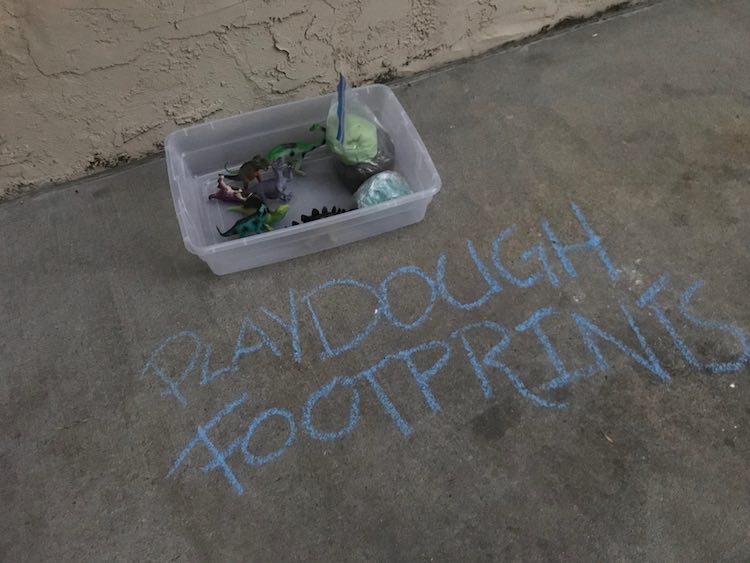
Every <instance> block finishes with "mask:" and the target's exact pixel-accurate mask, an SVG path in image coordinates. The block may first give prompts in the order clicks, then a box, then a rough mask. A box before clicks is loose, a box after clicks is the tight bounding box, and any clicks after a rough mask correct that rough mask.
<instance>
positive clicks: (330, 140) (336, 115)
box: [326, 76, 395, 193]
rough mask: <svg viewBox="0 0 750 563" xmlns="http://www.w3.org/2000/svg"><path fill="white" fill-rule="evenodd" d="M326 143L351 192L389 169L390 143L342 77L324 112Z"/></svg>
mask: <svg viewBox="0 0 750 563" xmlns="http://www.w3.org/2000/svg"><path fill="white" fill-rule="evenodd" d="M326 144H327V145H328V147H329V148H330V149H331V152H333V154H334V155H335V156H336V157H337V158H336V160H335V161H334V167H335V169H336V172H337V174H338V176H339V178H340V179H341V181H342V182H343V183H344V185H345V186H346V187H347V188H348V189H349V190H350V191H351V192H352V193H354V192H355V191H356V190H357V188H359V186H361V185H362V183H363V182H364V181H365V180H367V179H368V178H369V177H371V176H373V175H375V174H377V173H378V172H383V171H385V170H391V169H392V168H393V165H394V160H395V159H394V150H393V141H391V138H390V137H389V136H388V133H386V132H385V130H384V129H383V128H382V127H381V126H380V123H379V122H378V119H377V118H376V117H375V114H374V113H373V112H372V111H371V110H370V108H369V107H367V104H366V103H365V102H364V100H362V99H361V98H360V96H359V94H358V92H357V91H356V90H350V89H349V88H347V85H346V80H345V79H344V77H343V76H341V77H340V78H339V85H338V88H337V96H336V98H335V99H334V100H333V102H331V108H330V110H329V111H328V119H327V120H326Z"/></svg>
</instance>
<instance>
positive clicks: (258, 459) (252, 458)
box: [242, 408, 297, 465]
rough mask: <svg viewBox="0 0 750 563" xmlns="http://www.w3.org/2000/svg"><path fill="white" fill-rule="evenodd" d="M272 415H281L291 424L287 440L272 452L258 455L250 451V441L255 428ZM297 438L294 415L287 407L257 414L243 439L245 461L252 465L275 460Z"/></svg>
mask: <svg viewBox="0 0 750 563" xmlns="http://www.w3.org/2000/svg"><path fill="white" fill-rule="evenodd" d="M272 416H280V417H281V418H283V419H285V420H286V421H287V424H288V425H289V434H288V435H287V439H286V442H285V443H284V445H283V446H281V447H280V448H279V449H278V450H276V451H274V452H271V453H270V454H267V455H264V456H256V455H253V454H251V453H250V450H249V449H248V443H249V442H250V438H252V437H253V434H254V433H255V430H256V429H257V428H258V427H259V426H260V425H261V424H263V422H265V421H266V420H267V419H268V418H270V417H272ZM296 438H297V426H296V425H295V423H294V415H293V414H292V413H290V412H289V411H288V410H285V409H277V408H273V409H268V410H265V411H263V412H262V413H260V414H259V415H258V416H256V417H255V418H254V419H253V421H252V422H251V423H250V424H249V425H248V427H247V432H246V433H245V436H244V438H243V439H242V454H243V455H244V456H245V461H246V462H247V463H248V464H250V465H265V464H266V463H268V462H269V461H273V460H274V459H276V458H277V457H279V456H281V455H282V454H283V453H284V452H285V451H286V450H288V449H289V446H291V445H292V444H293V443H294V440H295V439H296Z"/></svg>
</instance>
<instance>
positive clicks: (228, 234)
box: [216, 227, 234, 237]
mask: <svg viewBox="0 0 750 563" xmlns="http://www.w3.org/2000/svg"><path fill="white" fill-rule="evenodd" d="M216 230H217V231H218V232H219V234H220V235H221V236H223V237H231V236H232V235H233V234H234V233H233V232H232V231H233V230H234V227H232V228H231V229H229V230H227V231H224V232H223V233H222V232H221V229H220V228H219V227H216Z"/></svg>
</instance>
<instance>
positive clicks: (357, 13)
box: [0, 0, 619, 199]
mask: <svg viewBox="0 0 750 563" xmlns="http://www.w3.org/2000/svg"><path fill="white" fill-rule="evenodd" d="M618 1H619V0H410V1H408V0H247V1H242V0H0V199H3V198H8V197H12V196H13V195H15V194H17V193H20V192H22V191H25V190H28V189H30V187H31V186H32V185H35V186H38V185H42V184H46V183H48V182H51V181H52V182H60V181H63V180H66V179H71V178H75V177H79V176H82V175H85V174H87V173H90V172H93V171H96V170H99V169H101V168H103V167H106V166H111V165H113V164H116V163H117V162H122V161H125V160H128V159H133V158H138V157H141V156H144V155H148V154H152V153H154V152H157V151H159V150H160V148H161V143H162V140H163V139H164V137H165V135H166V134H167V133H169V131H171V130H173V129H175V128H176V127H181V126H185V125H188V124H190V123H193V122H195V121H199V120H201V119H205V118H215V117H218V116H221V115H229V114H232V113H237V112H242V111H248V110H251V109H253V108H258V107H262V106H267V105H272V104H275V103H278V102H281V101H283V100H288V99H293V98H302V97H305V96H310V95H316V94H320V93H323V92H328V91H331V90H332V88H333V87H334V84H335V80H336V71H337V70H342V71H344V72H345V73H346V74H347V75H348V76H349V77H350V79H351V81H353V82H362V81H371V80H374V79H383V78H388V77H394V76H400V75H405V74H409V73H413V72H417V71H420V70H424V69H426V68H429V67H432V66H434V65H437V64H440V63H443V62H446V61H450V60H454V59H458V58H461V57H466V56H469V55H472V54H475V53H478V52H481V51H484V50H486V49H488V48H490V47H494V46H496V45H499V44H502V43H504V42H507V41H509V40H513V39H518V38H520V37H523V36H527V35H530V34H533V33H535V32H537V31H539V30H540V29H541V28H542V27H543V26H547V25H551V24H554V23H555V22H557V21H559V20H561V19H563V18H565V17H568V16H585V15H590V14H593V13H594V12H596V11H599V10H602V9H604V8H606V7H608V6H611V5H613V4H616V3H618Z"/></svg>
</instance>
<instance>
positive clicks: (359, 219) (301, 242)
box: [165, 85, 441, 275]
mask: <svg viewBox="0 0 750 563" xmlns="http://www.w3.org/2000/svg"><path fill="white" fill-rule="evenodd" d="M357 90H358V91H359V92H360V93H361V95H363V96H364V99H365V100H366V102H367V104H368V105H369V107H370V108H371V109H372V111H373V112H374V113H375V115H376V117H377V118H378V120H380V123H381V124H382V125H383V127H384V128H385V129H386V131H388V133H389V134H390V136H391V138H392V139H393V142H394V145H395V154H396V166H395V169H396V170H397V171H398V172H400V173H401V174H402V175H403V176H404V177H405V178H406V179H407V180H408V182H409V186H410V187H411V188H412V190H413V191H414V193H412V194H410V195H407V196H404V197H401V198H398V199H394V200H391V201H387V202H385V203H381V204H379V205H374V206H372V207H367V208H363V209H356V205H355V203H354V199H353V198H352V195H351V193H350V192H349V190H347V189H346V188H345V187H344V185H343V184H342V183H341V182H340V181H339V179H338V178H337V176H336V173H335V171H334V169H333V163H332V162H331V159H332V158H333V156H332V155H331V154H330V152H329V151H328V149H327V148H326V147H325V146H324V147H321V148H319V149H316V150H315V151H314V152H311V153H310V154H309V155H308V156H307V157H306V158H305V160H304V161H303V164H302V170H303V171H304V172H305V173H306V174H307V175H306V176H295V178H294V179H293V180H292V182H291V183H290V184H289V189H290V190H291V191H292V193H293V199H292V201H291V202H289V204H290V207H289V212H288V213H287V215H286V217H285V218H284V220H283V221H282V222H280V223H279V224H278V225H277V226H276V227H275V229H274V230H273V231H271V232H268V233H263V234H258V235H253V236H249V237H245V238H241V239H235V240H231V239H229V240H228V239H225V238H223V237H221V236H220V235H219V233H218V232H217V230H216V228H217V227H218V228H220V229H222V230H225V229H227V228H229V227H230V226H231V225H232V224H233V223H234V222H235V221H236V220H237V219H238V218H239V217H240V216H239V215H238V214H237V213H234V212H231V211H227V210H226V207H227V206H226V205H224V204H221V203H219V202H217V201H209V200H208V195H209V194H210V193H211V192H212V191H214V190H215V187H216V181H217V177H218V174H221V173H225V171H224V168H223V165H224V163H225V162H229V163H230V165H231V166H232V167H237V166H239V165H240V164H241V163H242V162H244V161H246V160H249V159H250V158H251V157H252V156H253V155H256V154H261V155H263V154H266V153H267V152H268V151H269V150H270V149H271V148H272V147H274V146H275V145H277V144H279V143H285V142H300V141H314V140H319V139H320V138H321V135H322V132H320V131H317V132H310V131H309V128H310V125H312V124H313V123H321V122H324V121H325V118H326V115H327V114H328V107H329V105H330V103H331V100H332V98H333V95H328V96H321V97H318V98H310V99H307V100H302V101H299V102H292V103H288V104H283V105H280V106H275V107H271V108H266V109H261V110H257V111H253V112H250V113H245V114H241V115H237V116H234V117H227V118H224V119H219V120H216V121H212V122H209V123H204V124H201V125H195V126H193V127H187V128H185V129H179V130H177V131H174V132H173V133H171V134H170V135H169V136H168V137H167V140H166V143H165V153H166V158H167V169H168V172H169V185H170V188H171V191H172V199H173V201H174V208H175V211H176V213H177V220H178V222H179V224H180V231H181V233H182V238H183V241H184V243H185V248H187V249H188V251H189V252H192V253H193V254H196V255H198V256H199V257H200V258H201V259H202V260H204V261H205V262H206V263H207V264H208V266H209V267H210V268H211V270H212V271H213V272H214V273H215V274H218V275H223V274H229V273H233V272H238V271H240V270H247V269H249V268H256V267H258V266H263V265H266V264H271V263H274V262H279V261H282V260H288V259H290V258H295V257H297V256H303V255H305V254H310V253H313V252H318V251H321V250H325V249H328V248H333V247H336V246H340V245H342V244H347V243H350V242H354V241H357V240H361V239H364V238H367V237H371V236H375V235H378V234H380V233H384V232H386V231H391V230H393V229H398V228H400V227H404V226H406V225H410V224H412V223H417V222H419V221H421V220H422V218H423V217H424V214H425V211H426V210H427V205H428V204H429V203H430V201H431V200H432V197H433V196H434V195H435V194H436V193H437V192H438V190H440V186H441V181H440V176H439V175H438V173H437V170H436V169H435V165H434V164H433V163H432V159H430V155H429V154H428V153H427V149H426V148H425V146H424V143H423V142H422V139H420V137H419V134H418V133H417V131H416V129H415V128H414V125H413V124H412V122H411V120H410V119H409V116H408V115H406V112H405V111H404V108H403V107H402V106H401V104H400V103H399V101H398V99H397V98H396V96H395V95H394V93H393V91H392V90H391V89H390V88H388V87H387V86H382V85H375V86H366V87H363V88H358V89H357ZM266 177H270V174H269V173H266V174H264V179H265V178H266ZM324 206H325V207H328V208H329V209H330V208H331V207H333V206H336V207H339V208H344V209H352V210H353V211H350V212H347V213H342V214H341V215H335V216H333V217H328V218H325V219H319V220H317V221H313V222H310V223H304V224H301V225H296V226H293V227H289V228H283V227H285V226H287V225H290V224H291V222H292V221H299V220H300V216H301V215H302V214H305V215H307V214H309V213H310V211H311V210H312V208H318V209H320V208H322V207H324Z"/></svg>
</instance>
